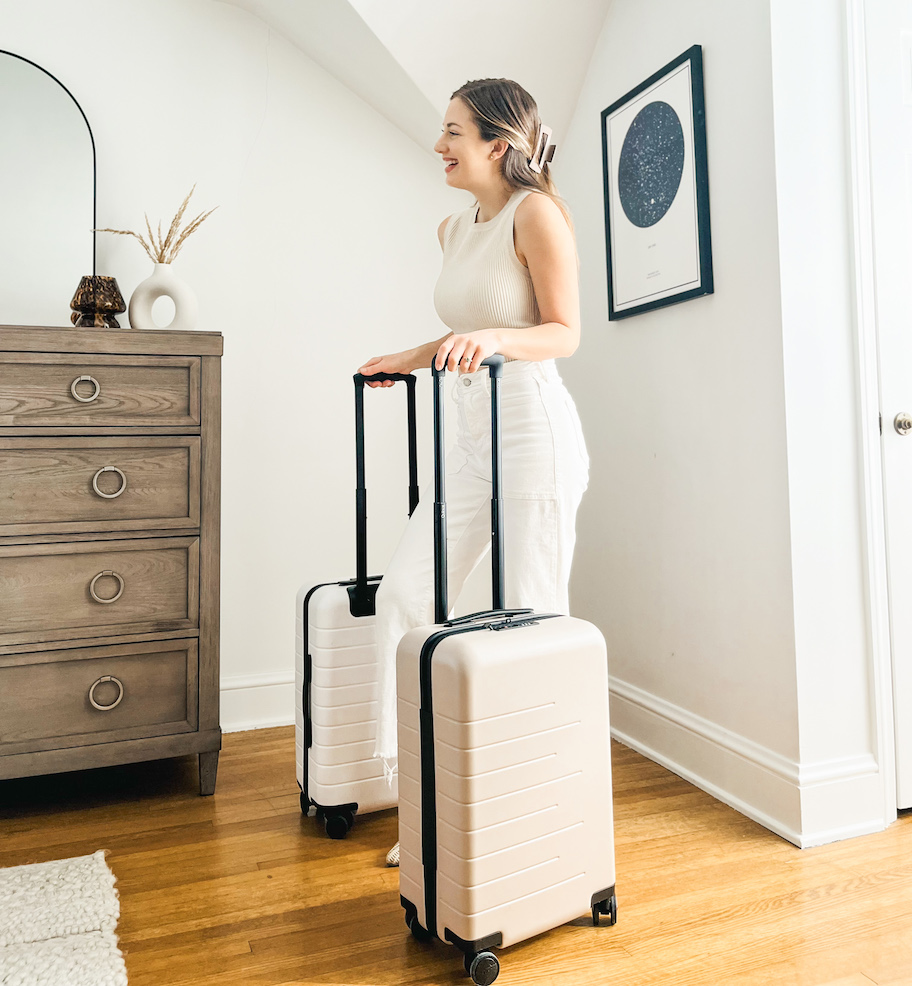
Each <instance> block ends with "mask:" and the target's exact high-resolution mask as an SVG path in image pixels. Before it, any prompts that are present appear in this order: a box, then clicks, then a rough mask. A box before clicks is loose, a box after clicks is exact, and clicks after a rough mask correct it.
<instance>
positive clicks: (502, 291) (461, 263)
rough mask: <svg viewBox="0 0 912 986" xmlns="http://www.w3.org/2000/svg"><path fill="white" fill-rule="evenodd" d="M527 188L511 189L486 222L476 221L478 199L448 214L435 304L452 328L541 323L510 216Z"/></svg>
mask: <svg viewBox="0 0 912 986" xmlns="http://www.w3.org/2000/svg"><path fill="white" fill-rule="evenodd" d="M531 194H532V192H531V191H530V190H529V189H523V190H521V191H516V192H514V193H513V194H512V195H511V196H510V198H509V199H508V200H507V204H506V205H505V206H504V207H503V208H502V209H501V210H500V212H498V213H497V215H496V216H495V217H494V218H493V219H491V220H489V221H488V222H486V223H478V222H475V219H476V216H477V215H478V206H477V205H473V206H472V207H471V208H469V209H465V210H463V211H462V212H457V213H454V214H453V215H452V216H450V219H449V222H448V223H447V225H446V229H445V230H444V236H443V269H442V270H441V271H440V277H439V278H438V279H437V286H436V287H435V289H434V306H435V307H436V309H437V314H438V315H439V316H440V318H441V320H442V321H443V322H444V324H445V325H448V326H449V327H450V328H451V329H452V330H453V331H454V332H472V331H474V330H475V329H526V328H529V327H530V326H532V325H539V324H540V323H541V316H540V314H539V311H538V304H537V303H536V301H535V292H534V290H533V288H532V277H531V275H530V274H529V270H528V268H526V267H524V266H523V265H522V264H521V263H520V262H519V258H518V257H517V256H516V248H515V246H514V244H513V217H514V215H515V214H516V209H517V206H518V205H519V203H520V202H522V200H523V199H524V198H525V197H526V196H527V195H531Z"/></svg>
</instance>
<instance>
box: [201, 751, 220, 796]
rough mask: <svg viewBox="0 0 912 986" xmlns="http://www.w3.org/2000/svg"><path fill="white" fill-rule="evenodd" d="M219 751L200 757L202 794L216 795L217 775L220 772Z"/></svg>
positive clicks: (203, 754)
mask: <svg viewBox="0 0 912 986" xmlns="http://www.w3.org/2000/svg"><path fill="white" fill-rule="evenodd" d="M218 758H219V751H218V750H212V751H210V752H209V753H201V754H200V755H199V772H200V794H201V795H207V794H215V775H216V773H217V772H218Z"/></svg>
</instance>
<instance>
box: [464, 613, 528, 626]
mask: <svg viewBox="0 0 912 986" xmlns="http://www.w3.org/2000/svg"><path fill="white" fill-rule="evenodd" d="M534 612H535V610H532V609H483V610H482V611H481V612H480V613H469V614H468V615H467V616H457V617H456V619H454V620H447V626H448V627H458V626H462V624H463V623H474V622H475V621H476V620H488V619H490V618H491V617H492V616H498V617H503V618H505V619H509V618H510V617H513V616H529V615H530V614H531V613H534Z"/></svg>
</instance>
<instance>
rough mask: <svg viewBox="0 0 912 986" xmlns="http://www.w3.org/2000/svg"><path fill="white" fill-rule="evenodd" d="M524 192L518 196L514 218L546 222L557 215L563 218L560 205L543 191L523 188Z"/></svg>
mask: <svg viewBox="0 0 912 986" xmlns="http://www.w3.org/2000/svg"><path fill="white" fill-rule="evenodd" d="M523 192H524V193H525V194H522V195H521V197H520V196H518V198H519V203H518V204H517V206H516V218H517V219H518V220H520V221H522V220H525V221H527V222H532V223H535V222H547V221H548V220H549V219H552V218H553V217H555V216H557V217H560V218H563V215H562V213H561V210H560V206H559V205H558V204H557V203H556V202H555V201H554V199H553V198H551V196H550V195H546V194H545V193H544V192H539V191H537V190H536V189H534V188H530V189H523Z"/></svg>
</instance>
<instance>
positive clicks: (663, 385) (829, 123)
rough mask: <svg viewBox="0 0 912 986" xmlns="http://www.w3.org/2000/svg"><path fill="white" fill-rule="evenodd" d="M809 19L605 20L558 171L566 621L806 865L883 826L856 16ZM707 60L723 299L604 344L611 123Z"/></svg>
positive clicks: (690, 757) (680, 765)
mask: <svg viewBox="0 0 912 986" xmlns="http://www.w3.org/2000/svg"><path fill="white" fill-rule="evenodd" d="M806 6H807V8H808V9H805V7H801V10H800V12H799V11H798V10H797V8H796V9H795V10H793V9H792V8H794V7H795V5H791V7H789V6H788V5H787V4H785V3H782V4H780V3H779V2H778V0H774V2H773V4H772V8H773V9H772V12H771V5H770V2H769V0H750V2H743V3H739V4H737V5H734V4H731V3H726V2H725V0H710V2H703V3H699V4H698V3H685V4H682V3H679V2H673V0H651V2H650V3H649V4H648V5H646V6H644V5H643V4H642V3H637V2H635V0H615V2H614V4H613V6H612V7H611V9H610V11H609V14H608V17H607V18H606V21H605V25H604V28H603V31H602V35H601V38H600V40H599V43H598V46H597V49H596V54H595V57H594V58H593V61H592V64H591V66H590V71H589V76H588V79H587V81H586V84H585V86H584V89H583V93H582V96H581V99H580V103H579V106H578V110H577V114H576V116H575V118H574V122H573V126H572V129H571V132H570V135H569V140H568V141H567V142H566V144H565V146H564V148H562V153H561V157H560V160H559V162H558V163H557V176H558V181H559V184H560V186H561V190H562V192H563V193H564V194H565V195H566V196H567V198H568V199H569V201H570V204H571V206H572V208H573V213H574V217H575V220H576V223H577V228H578V235H579V245H580V255H581V261H582V270H581V279H582V281H581V286H582V300H583V315H584V342H583V345H582V346H581V349H580V352H579V354H578V355H577V356H576V357H575V358H574V359H573V360H571V361H569V362H568V364H567V365H566V367H565V368H564V371H563V372H564V375H565V377H566V379H567V380H568V382H569V385H570V386H571V389H572V390H573V392H574V395H575V397H576V399H577V402H578V404H579V407H580V411H581V415H582V417H583V425H584V429H585V432H586V435H587V439H588V441H589V444H590V451H591V453H592V459H593V475H592V483H591V487H590V491H589V493H588V494H587V497H586V500H585V501H584V504H583V509H582V511H581V516H580V523H579V527H580V547H579V552H578V556H577V558H578V561H577V565H576V569H575V576H574V583H573V600H574V606H575V609H576V612H577V613H579V615H582V616H585V617H587V618H590V619H592V620H593V621H594V622H596V623H597V624H599V625H600V626H601V627H602V629H603V630H604V632H605V634H606V637H607V638H608V641H609V649H610V655H611V673H612V681H613V691H614V698H615V701H614V704H613V706H612V716H613V726H614V728H615V730H616V732H617V733H618V735H619V736H621V738H623V739H625V740H626V741H627V742H629V743H631V745H633V746H635V747H637V748H638V749H641V750H643V751H644V752H646V753H648V754H649V755H650V756H652V757H654V758H655V759H657V760H659V761H660V762H662V763H665V764H666V765H668V766H670V767H671V768H672V769H673V770H675V771H677V772H678V773H680V774H682V775H684V776H686V777H689V778H690V779H692V780H694V781H695V782H696V783H698V784H699V785H700V786H702V787H704V788H705V789H707V790H709V791H711V792H712V793H714V794H715V795H716V796H718V797H720V798H721V799H722V800H724V801H726V802H728V803H729V804H733V805H734V806H736V807H738V808H739V809H740V810H742V811H744V812H745V813H746V814H748V815H750V816H751V817H754V818H756V819H758V820H759V821H761V822H763V823H764V824H766V825H768V826H769V827H770V828H772V829H773V830H774V831H777V832H779V833H781V834H782V835H784V836H785V837H787V838H789V839H791V840H792V841H795V842H796V843H798V844H801V845H808V844H813V843H815V842H821V841H829V840H830V839H832V838H840V837H845V836H847V835H852V834H857V833H858V832H860V831H871V830H873V829H875V828H878V827H882V825H883V803H882V798H883V791H882V787H883V781H884V779H883V776H882V775H878V773H877V770H878V765H877V763H876V762H875V758H874V751H873V747H872V738H871V737H872V714H871V696H870V690H869V662H868V652H867V637H866V633H867V628H866V623H865V619H866V617H865V611H864V594H863V584H862V577H863V567H862V557H861V546H860V529H861V524H862V516H861V514H862V511H861V505H860V501H859V496H858V487H859V463H858V458H857V452H856V446H857V409H856V405H855V367H854V350H853V338H854V337H853V331H854V327H853V324H852V319H851V315H850V314H849V311H850V306H849V305H848V303H847V302H848V289H847V288H846V287H845V285H846V284H847V283H848V282H849V280H850V275H851V268H850V265H849V257H848V253H847V243H848V239H849V232H850V231H849V226H848V223H849V215H848V185H847V179H846V173H845V171H846V164H845V161H846V154H847V134H846V123H845V92H844V82H843V78H844V72H845V63H844V53H843V45H844V42H843V38H842V33H841V32H842V26H841V25H842V20H841V18H842V8H841V5H838V4H831V3H813V4H809V5H806ZM647 27H648V30H646V28H647ZM694 43H699V44H701V45H702V46H703V56H704V69H705V92H706V116H707V138H708V170H709V182H710V207H711V215H712V239H713V266H714V275H715V293H714V294H713V295H711V296H708V297H704V298H700V299H696V300H693V301H689V302H686V303H684V304H681V305H677V306H672V307H668V308H665V309H660V310H658V311H654V312H650V313H647V314H644V315H639V316H635V317H633V318H630V319H628V320H624V321H620V322H613V323H609V322H608V320H607V289H606V273H605V247H604V205H603V191H602V173H601V145H600V139H601V135H600V127H599V114H600V112H601V110H602V109H604V108H605V107H606V106H608V105H610V104H611V103H613V102H614V101H615V100H616V99H618V98H620V97H621V96H622V95H624V93H626V92H627V91H629V90H630V89H632V88H634V86H636V85H637V84H639V83H640V82H641V81H643V80H644V79H645V78H647V77H648V76H649V75H651V74H652V73H653V72H655V71H657V70H658V69H659V68H661V67H662V66H663V65H664V64H666V63H667V62H669V61H671V60H672V59H673V58H674V57H676V56H677V55H679V54H680V53H681V52H683V51H684V50H686V49H687V48H689V47H690V46H691V45H692V44H694ZM872 778H873V779H874V780H873V783H872Z"/></svg>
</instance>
